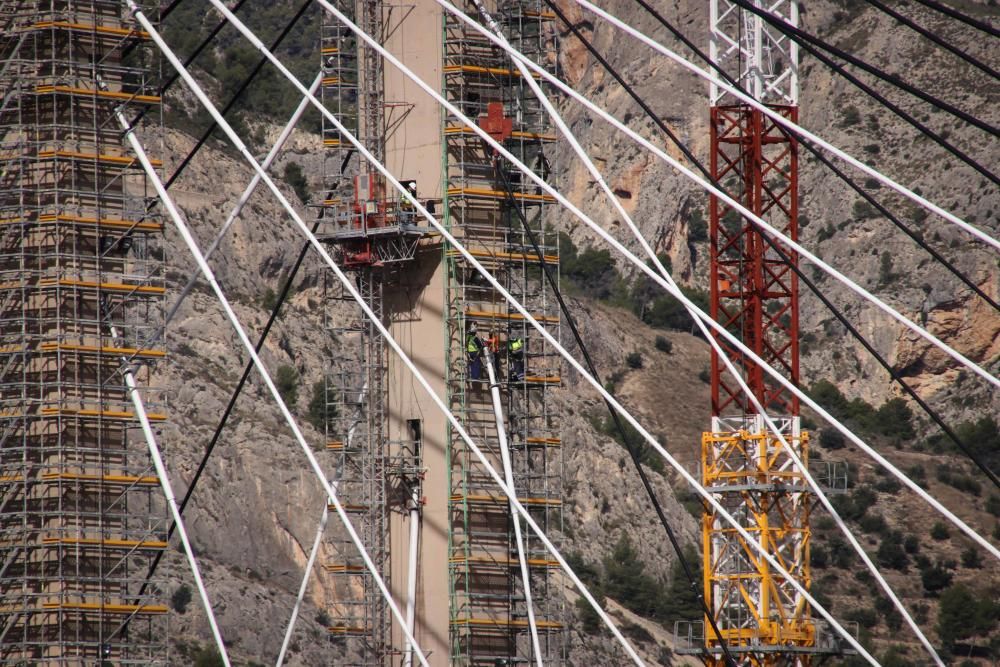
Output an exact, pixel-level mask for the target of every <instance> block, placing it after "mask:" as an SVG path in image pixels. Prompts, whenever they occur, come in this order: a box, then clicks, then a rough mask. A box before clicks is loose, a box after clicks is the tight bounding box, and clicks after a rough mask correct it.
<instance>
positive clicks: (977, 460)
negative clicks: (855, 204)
mask: <svg viewBox="0 0 1000 667" xmlns="http://www.w3.org/2000/svg"><path fill="white" fill-rule="evenodd" d="M545 2H546V4H547V5H548V6H549V8H550V9H552V11H553V12H554V13H555V14H556V15H557V16H558V17H559V19H560V20H561V21H562V22H563V24H564V25H565V26H566V27H567V28H568V29H569V30H570V31H572V32H573V34H574V35H575V36H576V38H577V39H578V40H580V42H581V43H582V44H583V45H584V46H585V47H586V48H587V50H588V51H590V53H591V54H592V55H594V56H595V58H597V60H598V62H600V63H601V65H602V66H603V67H604V68H605V70H607V71H608V73H609V74H611V75H612V76H613V77H614V78H615V80H616V81H618V83H619V84H620V85H621V86H622V87H623V89H624V90H625V92H627V93H628V94H629V95H630V96H631V97H632V98H633V99H634V100H635V101H636V102H637V103H638V104H639V106H640V107H641V108H642V110H643V111H644V112H645V113H646V116H647V117H648V118H649V119H650V120H651V121H652V122H653V123H654V124H656V126H657V127H659V128H660V129H661V130H662V131H663V132H664V133H665V134H666V135H667V136H668V137H669V138H670V139H671V141H673V143H674V145H676V146H677V148H678V149H679V150H680V151H681V152H683V153H684V156H685V157H687V159H688V160H689V161H690V162H691V163H692V164H693V165H694V166H695V167H697V169H698V170H699V171H700V172H701V174H702V175H703V176H704V177H705V178H706V179H707V180H709V181H712V182H713V183H714V184H715V185H716V186H718V183H715V181H714V179H713V178H712V175H711V174H710V173H709V171H708V169H706V168H705V166H704V165H703V164H702V163H701V161H699V160H698V158H697V157H695V155H694V154H693V153H692V152H691V150H690V149H689V148H688V147H687V146H686V145H685V144H684V143H682V142H681V141H680V140H679V139H677V138H676V137H675V136H674V135H673V133H672V132H670V130H669V128H667V126H666V125H665V124H664V123H663V121H662V120H661V119H660V117H659V116H658V115H656V113H655V112H654V111H653V110H652V109H650V108H649V105H648V104H646V102H645V100H643V99H642V98H641V97H640V96H639V95H638V94H637V93H636V92H635V90H633V88H632V87H631V86H630V85H629V84H628V83H627V82H626V81H625V80H624V79H623V78H622V76H621V74H619V73H618V71H617V70H616V69H615V68H614V67H613V66H612V65H611V64H610V63H609V62H608V61H607V60H606V59H605V58H604V57H603V56H602V55H601V54H600V52H598V51H597V49H595V48H594V46H593V45H592V44H591V43H590V42H589V41H588V40H587V38H586V37H584V36H583V35H582V34H581V33H580V30H579V29H578V28H577V27H576V26H575V25H574V24H573V23H572V22H570V21H569V19H567V18H566V15H565V14H564V13H563V12H562V10H561V9H560V8H559V7H558V5H556V4H555V3H554V2H552V0H545ZM658 18H659V19H660V20H663V21H665V19H663V18H662V17H658ZM666 26H667V27H668V29H669V30H670V31H671V32H672V33H673V34H674V35H675V36H677V37H678V38H679V39H681V40H682V41H684V42H685V44H687V45H688V46H689V47H690V48H692V49H693V50H694V51H695V52H696V54H698V55H700V56H701V57H702V58H703V59H705V60H706V62H708V63H709V64H710V65H712V64H714V63H711V61H710V60H709V59H708V57H707V56H705V54H704V53H702V52H701V51H700V50H699V49H697V47H694V46H693V45H691V44H689V43H688V42H687V40H686V38H685V37H684V35H683V34H681V33H679V32H678V31H676V29H674V28H673V26H671V25H670V24H669V23H667V24H666ZM717 71H719V73H720V74H724V73H723V72H722V71H721V70H717ZM801 143H802V144H803V145H805V146H806V148H808V149H809V150H810V151H811V152H812V153H813V155H814V156H816V157H817V158H819V159H820V160H821V161H823V162H824V164H826V166H827V167H829V168H830V169H831V170H833V171H834V173H835V174H837V175H838V176H839V177H840V178H842V179H843V180H844V181H845V182H847V183H848V185H850V186H851V187H852V188H854V189H855V190H856V191H857V192H858V193H859V194H862V195H863V196H865V197H866V198H867V199H868V201H869V202H870V203H871V204H873V205H874V206H876V207H878V208H879V210H880V211H881V212H882V213H883V215H885V216H886V217H888V218H889V219H890V220H892V221H893V222H894V223H896V225H897V227H899V228H900V229H901V230H903V231H904V232H905V233H906V234H908V235H909V236H910V237H911V238H913V239H914V240H915V241H917V242H918V243H919V244H921V245H922V246H924V247H925V248H926V249H927V250H928V251H929V252H930V253H931V255H932V256H934V257H935V258H936V259H937V258H939V261H941V262H942V263H943V264H944V265H945V266H946V267H947V268H948V269H949V270H951V272H952V273H953V274H955V275H956V276H957V277H958V278H960V279H961V280H962V281H963V282H965V283H966V285H968V286H969V287H971V288H972V289H973V290H975V291H976V293H977V294H979V295H980V296H981V297H982V298H983V299H984V300H985V301H986V302H987V303H989V304H990V305H991V306H993V307H994V309H996V310H1000V305H998V304H997V303H996V302H995V301H994V300H993V299H991V298H990V297H989V296H988V295H987V294H985V293H984V292H983V291H982V289H981V288H980V287H979V286H978V285H976V284H975V283H974V282H972V281H971V280H970V279H969V278H968V276H966V275H965V274H964V273H961V272H960V271H958V269H957V268H955V267H954V265H952V264H951V263H950V262H949V261H948V260H947V259H945V258H944V257H941V256H940V255H939V254H938V253H937V251H935V250H934V249H933V248H931V247H929V246H926V244H925V242H924V241H923V239H922V238H920V237H919V236H918V235H916V234H915V233H914V232H913V231H912V230H911V229H910V228H909V227H906V226H905V225H903V224H902V223H901V222H900V221H899V220H898V219H896V218H895V217H894V216H893V215H892V214H891V213H889V212H888V211H887V210H885V209H884V208H883V207H882V205H881V204H880V203H878V202H877V201H876V200H875V199H874V198H872V197H870V196H868V195H867V193H866V192H865V191H864V190H862V189H861V188H860V186H858V185H857V184H856V183H855V182H854V181H853V180H851V179H850V177H848V176H847V175H846V174H844V173H843V172H841V171H840V170H839V169H838V168H837V166H836V165H834V164H832V163H830V162H829V161H828V160H827V158H826V156H824V155H823V154H822V153H820V152H819V151H817V150H816V149H815V148H814V147H813V146H812V145H811V144H809V143H808V142H801ZM751 224H753V225H754V228H755V229H758V228H757V226H756V223H754V222H753V221H751ZM758 231H759V229H758ZM761 238H762V239H764V241H765V242H767V243H768V245H769V246H770V247H771V249H772V250H774V251H775V253H776V254H777V255H778V256H779V258H780V259H781V260H782V261H783V262H784V263H785V264H786V265H787V266H789V267H790V268H791V269H792V270H793V271H794V272H795V274H796V275H797V276H798V278H799V280H801V281H802V282H803V283H804V284H805V285H806V287H808V288H809V290H810V291H812V293H813V294H814V295H815V296H816V297H817V298H818V299H819V300H820V301H821V302H822V303H823V305H824V306H825V307H826V308H827V310H829V311H830V313H831V314H832V315H833V316H834V317H835V318H836V319H837V321H839V322H840V323H841V324H842V325H843V326H844V327H845V328H846V329H847V331H848V332H850V334H851V335H852V336H853V337H854V338H855V340H857V341H858V342H859V343H861V345H863V346H864V348H865V349H866V350H867V351H868V352H869V353H870V354H871V355H872V356H873V357H874V358H875V360H876V361H877V362H878V364H879V365H880V366H882V368H884V369H885V370H886V372H888V373H889V376H890V378H891V379H892V380H893V381H895V382H897V383H898V384H899V386H900V387H901V388H902V389H903V390H904V391H905V392H906V393H907V395H909V396H910V397H911V398H912V399H913V400H914V401H915V402H916V403H917V405H919V406H920V408H921V409H922V410H923V411H924V412H925V413H926V414H927V416H928V417H930V419H931V420H932V421H933V422H934V423H935V424H937V426H938V427H939V428H940V429H941V430H942V431H943V432H944V433H945V435H947V436H948V438H949V439H950V440H951V441H952V442H953V443H954V444H955V446H957V447H958V448H959V449H960V450H961V451H962V452H964V453H965V454H966V456H968V457H969V459H970V460H971V461H972V462H973V463H974V464H975V465H976V467H978V468H979V469H980V470H981V471H982V472H983V473H984V474H985V475H986V476H987V478H989V480H990V481H991V482H992V483H993V484H994V486H996V487H997V488H998V489H1000V479H998V478H997V475H996V474H995V473H994V472H993V470H992V469H991V468H990V467H989V466H988V465H987V464H986V462H985V461H983V459H982V457H980V456H979V455H978V454H976V453H975V452H974V451H973V450H972V449H971V448H969V446H968V445H966V444H965V442H964V441H963V440H962V439H961V438H959V437H958V435H957V434H956V433H955V431H954V430H953V429H952V428H951V427H949V426H948V424H947V423H945V421H944V420H943V419H942V418H941V416H940V415H939V414H938V413H937V412H936V411H935V410H934V409H933V408H931V407H930V406H929V405H928V404H927V402H926V401H924V399H922V398H921V397H920V395H919V394H917V393H916V391H914V389H913V388H912V387H911V386H910V385H909V383H907V382H906V380H904V379H903V377H902V376H901V375H900V374H899V373H898V372H897V371H896V369H895V368H894V367H893V366H892V365H891V364H889V362H888V361H886V359H885V357H883V356H882V355H881V354H880V353H879V352H878V351H877V350H876V349H875V348H874V347H873V346H872V345H871V343H869V342H868V340H867V339H866V338H865V337H864V336H863V335H862V334H861V332H859V331H858V330H857V328H856V327H855V326H854V325H853V324H851V323H850V322H849V321H848V320H847V318H846V317H844V314H843V313H842V312H841V311H840V310H839V309H838V308H837V307H836V306H834V305H833V303H831V302H830V300H829V299H828V298H827V297H826V295H825V294H823V291H822V290H820V288H819V287H818V286H817V285H816V284H815V283H814V282H813V281H812V280H810V279H809V277H808V276H806V274H805V273H804V272H803V271H802V269H801V268H799V266H798V264H797V263H793V262H791V261H790V259H789V258H788V255H787V254H786V253H785V251H784V250H783V249H782V248H781V247H780V246H779V245H778V244H777V243H776V242H775V241H774V239H772V238H771V237H770V236H768V235H767V234H763V233H762V234H761Z"/></svg>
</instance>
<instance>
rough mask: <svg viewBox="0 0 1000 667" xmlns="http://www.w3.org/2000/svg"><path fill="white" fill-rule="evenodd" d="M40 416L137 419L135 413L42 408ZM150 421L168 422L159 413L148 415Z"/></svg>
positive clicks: (164, 416) (163, 415)
mask: <svg viewBox="0 0 1000 667" xmlns="http://www.w3.org/2000/svg"><path fill="white" fill-rule="evenodd" d="M39 414H41V416H43V417H59V416H64V417H99V418H101V419H114V420H124V421H132V420H134V419H135V413H134V412H127V411H123V410H87V409H83V410H77V409H75V408H42V409H41V410H40V411H39ZM146 416H147V417H149V420H150V421H166V419H167V416H166V415H165V414H160V413H157V412H151V413H149V414H148V415H146Z"/></svg>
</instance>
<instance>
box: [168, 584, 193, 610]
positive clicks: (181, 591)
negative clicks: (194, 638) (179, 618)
mask: <svg viewBox="0 0 1000 667" xmlns="http://www.w3.org/2000/svg"><path fill="white" fill-rule="evenodd" d="M189 604H191V587H190V586H188V585H187V584H181V585H180V586H178V587H177V590H175V591H174V594H173V595H171V596H170V606H171V608H172V609H173V610H174V611H176V612H177V613H178V614H183V613H184V612H186V611H187V607H188V605H189Z"/></svg>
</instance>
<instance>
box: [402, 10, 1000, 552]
mask: <svg viewBox="0 0 1000 667" xmlns="http://www.w3.org/2000/svg"><path fill="white" fill-rule="evenodd" d="M437 1H438V2H439V3H440V1H441V0H437ZM449 11H451V12H452V13H456V12H458V10H456V9H454V8H452V9H450V10H449ZM456 15H460V18H461V17H462V16H465V15H464V14H461V12H458V13H457V14H456ZM465 20H467V22H469V23H470V24H471V25H474V26H477V27H478V30H480V31H481V32H482V33H483V35H484V36H486V37H487V38H488V39H490V40H491V41H494V43H496V44H498V45H500V42H499V40H497V39H496V38H495V37H494V35H493V34H492V33H490V32H489V31H488V30H486V29H485V28H483V27H482V26H479V24H478V23H476V22H475V21H472V20H471V19H468V17H466V18H465ZM505 50H506V51H507V52H508V53H510V54H511V55H513V56H514V57H515V58H516V59H519V60H521V59H523V54H520V53H519V52H517V51H514V50H513V49H509V48H507V49H505ZM523 62H524V63H525V64H526V65H528V67H530V68H531V69H532V70H533V71H535V72H538V73H540V74H541V75H542V76H543V78H546V79H547V80H548V81H550V82H551V83H553V84H554V85H555V86H556V87H558V88H559V89H560V90H563V91H564V92H565V93H567V94H568V95H570V96H572V97H574V99H577V100H578V101H580V102H581V103H582V104H584V105H585V106H587V108H589V109H591V110H592V111H594V112H595V113H597V114H598V115H600V116H601V117H602V118H604V119H605V120H608V121H609V122H611V123H612V124H614V125H615V126H616V127H618V128H619V129H621V130H622V131H624V132H626V133H627V134H629V136H630V137H632V138H633V139H634V140H636V141H638V142H639V143H640V144H642V145H643V146H644V147H646V148H647V149H649V150H650V151H652V152H654V153H655V154H657V156H659V157H661V159H664V160H665V161H667V162H669V163H670V164H672V165H674V166H676V167H677V168H678V169H680V170H682V171H684V172H685V173H686V174H690V172H689V171H688V170H687V169H686V168H685V167H683V166H682V165H679V164H677V163H676V162H675V161H673V158H671V157H670V156H669V155H667V154H666V153H664V152H663V151H662V150H660V149H659V148H658V147H656V146H654V145H653V144H651V143H650V142H648V141H646V140H645V139H643V138H642V137H640V136H639V135H637V134H635V133H634V132H632V131H631V130H630V129H629V128H627V127H625V126H624V125H622V124H621V123H620V122H619V121H618V120H617V119H615V118H614V117H612V116H610V115H609V114H607V112H605V111H604V110H603V109H601V108H600V107H597V106H596V105H594V104H593V103H591V102H590V101H589V100H587V99H586V98H582V97H579V96H577V94H576V93H575V91H573V90H572V89H571V88H569V87H568V86H566V85H565V84H564V83H562V81H560V80H559V79H557V78H555V77H553V76H552V75H550V74H549V73H548V72H547V71H545V70H544V69H542V68H541V67H539V66H538V65H536V64H535V63H533V62H531V61H530V60H529V59H523ZM424 85H425V86H426V84H424ZM422 88H423V86H422ZM424 90H425V91H426V92H429V94H430V95H432V96H436V97H437V98H438V102H439V103H441V104H443V105H445V107H446V108H447V109H448V110H449V112H451V113H452V114H453V115H455V116H456V118H458V119H459V120H461V121H462V122H463V123H464V124H466V125H468V126H469V127H470V128H472V130H473V131H474V132H476V133H477V134H479V136H480V137H481V138H483V140H484V141H486V142H487V143H489V144H490V145H491V146H493V147H494V148H497V149H498V150H500V152H501V154H502V155H504V157H505V158H507V160H509V161H510V162H511V163H512V164H513V165H514V166H516V167H517V168H518V169H519V170H520V171H521V172H522V173H524V175H525V176H527V177H528V178H530V179H531V180H532V181H534V182H535V183H536V184H537V185H538V186H539V187H540V188H542V189H543V190H545V191H546V192H547V193H549V194H551V195H552V196H554V197H555V198H556V200H557V201H558V202H559V203H560V204H562V205H563V206H564V207H566V208H567V209H568V210H569V211H570V212H571V213H573V215H575V216H576V217H577V218H578V219H579V220H580V221H581V222H583V223H584V224H586V225H587V226H588V227H590V228H591V229H592V230H593V231H594V232H595V233H596V234H597V235H598V236H600V237H601V238H602V239H604V240H605V241H606V242H608V243H609V244H610V245H611V246H612V247H613V248H614V249H615V250H616V251H618V252H619V253H621V254H622V255H624V256H625V258H626V259H628V260H629V261H630V262H631V263H632V264H634V265H635V266H636V267H637V268H638V269H639V270H640V271H642V272H643V273H645V274H646V275H647V276H649V277H650V278H651V279H652V280H653V281H654V282H656V283H657V284H659V285H660V286H661V287H662V288H663V289H665V290H666V291H667V292H669V293H670V294H671V295H672V296H674V297H675V298H677V299H678V300H679V301H680V302H681V303H682V304H684V305H685V307H691V308H695V309H696V312H698V313H699V315H698V317H699V318H700V319H702V320H703V321H704V322H705V323H706V324H707V325H708V326H709V327H711V328H712V329H713V330H715V331H717V332H718V333H719V334H720V335H721V336H722V337H723V338H725V339H726V340H727V341H729V342H730V343H731V344H733V345H734V346H736V347H738V348H739V349H741V350H742V351H743V352H744V353H745V354H746V355H747V356H748V357H749V358H750V359H751V360H753V361H754V362H755V363H757V364H759V365H760V366H761V368H763V369H764V370H765V371H766V372H767V373H768V374H770V375H771V376H772V377H774V378H775V380H777V381H778V382H779V383H780V384H782V386H784V387H785V388H787V389H788V390H789V391H790V392H792V393H793V394H795V395H796V396H798V397H799V398H800V399H801V400H802V401H804V402H805V403H806V405H808V406H809V407H811V408H813V409H814V410H815V411H816V412H817V414H819V415H820V416H821V417H823V419H824V420H826V421H827V422H829V423H830V424H831V425H832V426H834V427H835V428H836V429H837V430H838V431H840V432H841V433H843V434H844V435H845V436H846V437H847V438H849V439H850V440H851V442H854V443H855V444H857V445H858V447H860V448H861V449H862V450H863V451H864V452H866V453H867V454H868V455H869V456H871V457H872V458H873V459H875V460H876V461H877V462H879V463H880V464H881V465H882V466H883V467H885V468H886V469H887V470H889V471H890V472H891V473H892V474H893V475H894V476H895V477H897V478H898V479H900V481H902V482H903V483H904V484H906V486H907V487H908V488H910V489H911V490H912V491H913V492H914V493H916V494H917V495H918V496H920V497H921V498H923V499H924V500H925V501H926V502H927V503H928V504H930V505H931V506H932V507H934V509H936V510H937V511H938V512H940V513H941V514H942V515H943V516H944V517H945V518H947V519H948V520H949V521H950V522H952V523H953V524H955V526H957V527H958V528H959V529H960V530H962V532H964V533H966V534H967V535H968V536H969V537H971V538H972V539H973V540H975V541H976V542H977V543H978V544H980V545H982V546H983V547H984V548H985V549H987V550H988V551H990V553H992V554H993V555H994V556H996V557H997V558H998V559H1000V550H997V549H996V548H994V547H993V546H992V545H990V543H989V542H987V541H986V540H985V539H984V538H983V537H982V536H981V535H979V534H978V533H977V532H976V531H974V530H973V529H972V528H970V527H969V526H968V525H966V524H965V523H964V522H963V521H962V520H961V519H959V518H958V517H957V516H956V515H955V514H954V513H952V512H950V511H949V510H948V509H947V508H945V507H944V506H943V505H942V504H941V503H939V502H938V501H937V500H935V499H934V498H933V497H932V496H931V495H930V494H929V493H927V492H926V491H925V490H924V489H923V488H921V487H920V486H919V485H918V484H916V483H915V482H913V481H912V480H911V479H909V478H908V477H907V476H906V475H905V474H904V473H903V472H902V471H900V470H899V469H898V468H896V467H895V466H894V465H893V464H892V463H890V462H889V461H888V460H887V459H885V458H884V457H883V456H882V455H881V454H879V453H878V452H876V451H875V450H874V449H873V448H872V447H870V446H869V445H868V444H867V443H865V442H864V441H862V440H861V439H860V438H858V437H857V436H856V435H855V434H854V433H853V432H852V431H851V430H850V429H848V428H847V427H846V426H844V424H842V423H841V422H840V421H838V420H837V419H835V418H834V417H833V416H832V415H831V414H830V413H829V412H827V411H826V410H824V409H823V408H822V407H820V406H819V405H818V404H817V403H816V402H815V401H813V400H812V399H811V398H810V397H809V396H807V395H806V393H805V392H803V391H802V390H801V389H799V388H798V387H796V386H794V385H793V384H792V383H791V382H790V381H789V380H788V379H787V378H785V377H783V376H782V375H781V374H780V373H778V372H777V371H775V370H774V369H773V368H771V366H770V365H769V364H767V363H766V362H765V361H764V360H763V359H761V358H760V357H759V356H757V355H756V354H755V353H754V352H753V350H750V349H749V348H747V347H746V346H744V345H743V343H742V341H739V340H737V339H736V338H735V337H734V336H733V335H732V334H731V333H730V332H728V331H727V330H725V328H724V327H722V325H720V324H719V323H717V322H715V321H714V320H713V319H712V318H711V317H710V316H709V315H707V314H706V313H704V312H702V311H701V310H700V309H699V308H698V307H697V306H696V305H695V304H694V303H693V302H691V301H690V300H689V299H688V298H687V297H686V296H684V294H683V293H682V292H681V291H680V290H677V289H675V288H673V287H671V286H670V285H669V284H668V283H667V282H666V281H664V280H663V278H661V277H660V276H659V275H658V274H656V273H654V272H653V271H652V269H650V268H649V267H648V266H646V265H645V264H644V263H643V262H641V261H640V260H639V258H638V257H636V256H635V255H633V254H632V253H631V252H630V251H629V250H628V249H627V248H625V246H623V245H622V244H621V243H619V242H618V240H617V239H615V238H614V237H613V236H611V235H610V234H609V233H608V232H607V231H606V230H604V229H603V228H602V227H601V226H600V225H598V224H597V223H596V222H594V221H593V220H592V219H591V218H589V217H588V216H587V215H586V214H584V213H583V212H582V211H580V209H579V208H577V207H576V206H575V205H574V204H573V203H572V202H570V201H569V200H567V199H566V198H565V197H564V196H563V195H562V194H561V193H559V192H558V191H557V190H555V189H554V188H552V187H551V186H550V185H549V184H548V183H546V182H545V181H544V180H542V179H541V178H540V177H539V176H538V175H537V174H535V173H534V172H533V171H532V170H531V169H529V168H528V167H527V166H526V165H524V163H522V162H521V161H520V160H518V159H517V158H516V157H514V156H513V155H512V154H511V153H510V152H508V151H506V150H504V149H503V147H502V146H500V145H499V144H498V143H496V142H495V141H494V140H493V138H492V137H490V136H489V135H488V134H486V133H485V132H484V131H482V129H481V128H479V127H478V126H477V125H476V124H475V123H473V122H472V121H470V120H469V119H468V118H467V117H466V116H464V115H463V114H462V113H461V112H460V111H458V110H457V109H455V108H454V107H453V105H451V104H450V103H448V102H447V101H445V100H443V98H440V95H437V93H436V92H434V91H433V89H431V88H430V87H429V86H427V87H425V88H424ZM692 177H693V178H695V179H696V180H697V179H698V177H695V176H693V175H692ZM706 187H707V186H706ZM712 191H713V192H719V193H720V194H722V196H723V197H725V198H726V199H727V200H729V201H731V202H734V200H732V199H730V198H729V197H728V196H726V195H725V193H721V192H720V191H717V190H715V189H712ZM734 203H735V202H734ZM736 205H737V206H738V207H739V208H741V209H742V208H743V207H742V206H740V205H739V204H736ZM744 210H745V209H744ZM747 213H749V211H747ZM748 217H755V216H753V215H752V214H750V215H748ZM689 312H690V308H689ZM977 368H978V367H977Z"/></svg>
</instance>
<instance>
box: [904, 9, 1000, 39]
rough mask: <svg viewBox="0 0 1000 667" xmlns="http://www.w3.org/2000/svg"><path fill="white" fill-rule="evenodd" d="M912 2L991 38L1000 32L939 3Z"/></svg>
mask: <svg viewBox="0 0 1000 667" xmlns="http://www.w3.org/2000/svg"><path fill="white" fill-rule="evenodd" d="M914 2H918V3H920V4H921V5H923V6H925V7H930V8H931V9H936V10H937V11H939V12H941V13H942V14H944V15H945V16H950V17H951V18H953V19H955V20H957V21H961V22H962V23H964V24H966V25H970V26H972V27H973V28H976V29H978V30H982V31H983V32H985V33H987V34H989V35H992V36H993V37H1000V30H998V29H996V28H994V27H993V26H991V25H990V24H989V23H986V22H985V21H980V20H978V19H974V18H972V17H971V16H967V15H965V14H963V13H961V12H959V11H957V10H955V9H952V8H951V7H949V6H947V5H943V4H941V3H940V2H935V1H934V0H914Z"/></svg>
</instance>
